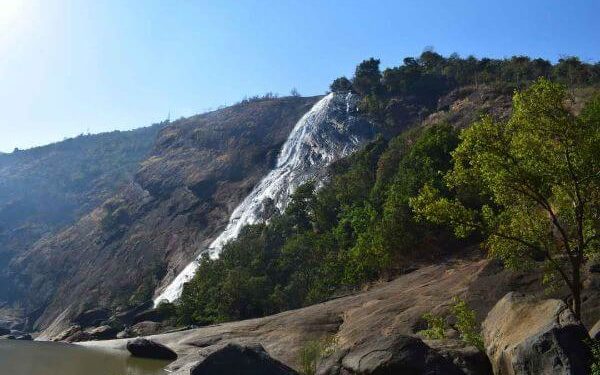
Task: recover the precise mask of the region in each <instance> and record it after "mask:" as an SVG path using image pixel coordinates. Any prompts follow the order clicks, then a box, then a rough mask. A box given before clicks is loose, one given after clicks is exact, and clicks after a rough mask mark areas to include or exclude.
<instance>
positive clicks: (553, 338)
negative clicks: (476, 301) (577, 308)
mask: <svg viewBox="0 0 600 375" xmlns="http://www.w3.org/2000/svg"><path fill="white" fill-rule="evenodd" d="M482 328H483V338H484V342H485V347H486V351H487V354H488V357H489V358H490V361H491V363H492V367H493V369H494V374H496V375H525V374H527V375H538V374H539V375H542V374H544V375H549V374H556V375H562V374H564V375H567V374H571V375H579V374H581V375H586V374H588V365H589V361H590V353H589V349H588V347H587V345H586V344H585V340H586V339H588V337H589V336H588V334H587V331H586V330H585V328H584V327H583V325H582V324H581V323H580V322H579V321H578V320H577V319H575V317H574V316H573V314H572V313H571V311H570V310H569V308H568V307H567V305H566V304H565V303H564V302H563V301H561V300H557V299H546V300H541V301H536V300H534V299H532V298H530V297H527V296H525V295H523V294H520V293H514V292H511V293H508V294H507V295H505V296H504V297H503V298H502V299H501V300H500V301H498V303H497V304H496V306H494V308H493V309H492V310H491V311H490V312H489V314H488V316H487V317H486V319H485V321H484V322H483V326H482Z"/></svg>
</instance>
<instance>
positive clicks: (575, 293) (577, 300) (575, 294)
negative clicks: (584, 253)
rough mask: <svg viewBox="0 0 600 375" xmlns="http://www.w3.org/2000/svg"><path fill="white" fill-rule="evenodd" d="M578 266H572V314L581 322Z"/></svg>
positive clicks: (579, 273)
mask: <svg viewBox="0 0 600 375" xmlns="http://www.w3.org/2000/svg"><path fill="white" fill-rule="evenodd" d="M580 271H581V270H580V266H573V288H572V291H571V292H572V294H573V306H572V308H571V309H572V310H573V314H574V315H575V317H576V318H577V319H579V320H581V272H580Z"/></svg>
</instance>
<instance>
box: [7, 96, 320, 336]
mask: <svg viewBox="0 0 600 375" xmlns="http://www.w3.org/2000/svg"><path fill="white" fill-rule="evenodd" d="M317 99H318V98H283V99H277V100H264V101H253V102H250V103H242V104H239V105H236V106H233V107H229V108H226V109H223V110H219V111H215V112H211V113H207V114H203V115H199V116H194V117H191V118H188V119H182V120H179V121H176V122H173V123H171V124H170V125H169V126H167V127H165V128H164V129H162V131H161V132H160V134H159V135H158V137H157V139H156V143H155V146H154V149H153V151H152V152H151V154H150V156H149V157H148V158H147V159H145V160H144V161H143V162H142V163H141V165H140V167H139V169H138V170H137V172H136V173H135V176H134V178H133V179H132V180H131V181H130V182H129V183H128V184H127V185H125V186H123V187H122V188H120V189H119V191H118V192H116V193H115V194H113V195H112V196H111V197H109V198H108V199H107V200H105V201H104V202H103V203H102V204H100V205H99V206H97V207H96V208H95V209H93V210H92V211H91V212H89V213H88V214H87V215H85V216H83V217H82V218H81V219H80V220H78V221H77V222H76V223H75V224H74V225H72V226H69V227H67V228H66V229H64V230H62V231H60V232H59V233H57V234H55V235H53V236H49V237H45V238H42V239H41V240H39V241H38V242H37V243H35V245H33V246H32V247H31V248H30V249H28V250H27V251H26V252H24V253H23V254H21V255H20V256H19V257H17V258H16V259H15V260H13V261H12V263H11V264H10V276H11V284H12V285H13V288H14V290H16V291H17V293H18V295H19V296H20V297H19V301H20V302H21V303H22V304H23V306H25V308H26V309H27V312H28V313H29V314H30V315H31V316H32V317H33V318H34V319H35V322H34V323H33V324H32V326H33V328H36V329H43V328H46V327H48V326H49V325H50V324H51V323H52V322H55V321H56V322H55V323H56V324H55V327H60V326H61V324H60V323H61V322H62V321H65V322H66V321H68V320H69V319H71V318H72V317H73V316H75V315H77V314H78V313H80V312H81V311H83V310H86V309H89V308H91V307H96V306H102V307H108V308H111V309H113V310H118V309H119V308H126V307H127V306H131V305H135V304H137V303H140V302H144V301H147V300H149V299H151V298H152V295H153V293H154V290H155V289H156V287H157V286H159V285H160V282H161V280H165V282H168V281H170V280H172V278H173V277H174V275H176V274H177V273H179V271H180V270H181V269H182V268H183V267H184V266H185V265H186V264H188V263H189V262H190V260H192V259H193V258H194V257H195V256H196V255H197V251H198V249H202V248H205V247H206V246H208V245H209V244H210V242H211V241H212V240H213V239H214V238H215V236H216V235H217V234H218V233H219V232H220V231H221V230H222V229H223V228H224V227H225V225H226V223H227V218H228V217H229V215H230V214H231V212H232V211H233V209H234V208H235V207H236V206H237V205H238V204H239V203H240V202H241V201H242V199H243V198H244V197H245V196H246V195H247V194H248V193H249V192H250V191H251V190H252V188H253V187H254V186H255V185H256V184H257V183H258V182H259V181H260V180H261V178H262V177H263V176H265V175H266V174H267V173H268V171H269V170H270V169H271V168H272V167H273V166H274V165H275V162H276V159H277V155H278V153H279V151H280V149H281V146H282V145H283V143H284V142H285V140H286V139H287V137H288V135H289V134H290V131H291V130H292V128H293V127H294V125H295V124H296V123H297V121H298V120H299V119H300V118H301V117H302V115H304V114H305V113H306V112H307V111H308V110H309V109H310V108H311V107H312V105H313V104H314V103H315V102H316V101H317ZM57 317H58V319H57Z"/></svg>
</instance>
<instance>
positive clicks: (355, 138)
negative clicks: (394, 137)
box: [154, 93, 372, 305]
mask: <svg viewBox="0 0 600 375" xmlns="http://www.w3.org/2000/svg"><path fill="white" fill-rule="evenodd" d="M357 102H358V98H357V97H356V95H354V94H352V93H331V94H329V95H327V96H325V97H323V98H322V99H321V100H319V102H317V103H316V104H315V105H314V106H313V107H312V108H311V109H310V110H309V111H308V112H307V113H305V114H304V116H302V118H301V119H300V120H299V121H298V122H297V123H296V125H295V126H294V129H293V130H292V132H291V133H290V135H289V137H288V139H287V140H286V142H285V143H284V145H283V147H282V149H281V152H280V154H279V156H278V158H277V164H276V166H275V168H274V169H272V170H271V171H270V172H269V174H268V175H267V176H266V177H264V178H263V179H262V181H260V183H259V184H258V185H256V186H255V187H254V189H253V190H252V192H250V194H249V195H248V196H247V197H246V198H245V199H244V200H243V201H242V203H240V204H239V206H237V207H236V209H235V210H234V211H233V213H232V214H231V217H230V218H229V223H228V224H227V227H226V228H225V230H224V231H223V232H221V234H220V235H219V236H218V237H217V238H216V239H215V240H214V241H213V242H212V243H211V244H210V246H209V247H208V248H207V249H202V251H201V252H200V254H203V253H205V252H208V253H209V255H210V257H211V258H216V257H218V256H219V253H220V252H221V250H222V249H223V246H224V245H225V244H226V243H227V242H228V241H230V240H232V239H235V238H236V237H237V235H238V234H239V232H240V230H241V229H242V227H244V226H245V225H248V224H255V223H258V222H261V221H264V220H265V219H267V218H266V217H265V215H264V211H265V205H266V203H273V204H274V205H275V207H276V208H277V209H279V210H280V211H282V210H283V209H284V208H285V207H286V205H287V203H288V202H289V200H290V196H291V195H292V193H293V191H294V189H295V188H296V187H298V186H299V185H301V184H302V183H304V182H306V181H308V180H311V179H314V178H316V177H317V176H318V175H319V174H322V173H323V172H324V171H325V168H326V167H327V166H328V165H330V164H331V163H332V162H333V161H335V160H337V159H339V158H341V157H344V156H347V155H349V154H351V153H352V152H354V151H356V150H357V149H358V148H359V147H360V146H361V145H363V144H364V143H365V142H366V141H367V140H369V139H370V138H371V137H372V126H371V124H370V123H369V122H367V121H366V120H365V119H364V118H363V117H361V116H360V115H359V114H358V113H357V110H356V104H357ZM271 206H272V205H271ZM198 266H199V257H198V258H197V259H196V260H194V261H192V262H191V263H190V264H188V265H187V266H186V267H185V268H184V269H183V271H181V273H180V274H179V275H177V277H176V278H175V279H174V280H173V281H172V282H171V284H169V285H168V286H167V288H166V289H165V290H164V291H163V292H162V293H161V294H160V295H159V296H158V297H157V298H156V299H155V300H154V303H155V305H157V304H158V303H159V302H161V301H164V300H167V301H169V302H172V301H174V300H176V299H177V298H179V296H180V295H181V291H182V289H183V284H184V283H186V282H187V281H189V280H190V279H191V278H192V277H193V276H194V274H195V272H196V270H197V269H198Z"/></svg>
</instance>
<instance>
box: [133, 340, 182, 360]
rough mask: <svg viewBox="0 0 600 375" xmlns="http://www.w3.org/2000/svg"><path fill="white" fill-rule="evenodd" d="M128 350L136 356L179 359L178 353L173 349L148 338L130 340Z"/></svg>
mask: <svg viewBox="0 0 600 375" xmlns="http://www.w3.org/2000/svg"><path fill="white" fill-rule="evenodd" d="M127 350H128V351H129V353H131V355H133V356H134V357H140V358H152V359H165V360H175V359H177V354H176V353H175V352H174V351H173V350H171V349H170V348H168V347H166V346H165V345H162V344H159V343H157V342H155V341H152V340H148V339H142V338H139V339H135V340H132V341H129V342H128V343H127Z"/></svg>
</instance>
